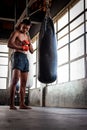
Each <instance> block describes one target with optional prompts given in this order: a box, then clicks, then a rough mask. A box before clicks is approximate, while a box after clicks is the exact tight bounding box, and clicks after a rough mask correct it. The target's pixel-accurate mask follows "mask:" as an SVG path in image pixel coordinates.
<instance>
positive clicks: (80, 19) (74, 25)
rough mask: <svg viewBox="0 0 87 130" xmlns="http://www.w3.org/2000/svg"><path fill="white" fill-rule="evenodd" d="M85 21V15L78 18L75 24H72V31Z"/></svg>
mask: <svg viewBox="0 0 87 130" xmlns="http://www.w3.org/2000/svg"><path fill="white" fill-rule="evenodd" d="M83 21H84V15H82V16H80V17H79V18H77V19H76V20H75V21H74V22H72V23H71V24H70V31H71V30H72V29H74V28H76V27H77V26H78V25H80V24H81V23H82V22H83Z"/></svg>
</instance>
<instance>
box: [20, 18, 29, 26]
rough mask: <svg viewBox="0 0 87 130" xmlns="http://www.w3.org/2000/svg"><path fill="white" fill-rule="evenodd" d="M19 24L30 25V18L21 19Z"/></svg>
mask: <svg viewBox="0 0 87 130" xmlns="http://www.w3.org/2000/svg"><path fill="white" fill-rule="evenodd" d="M21 24H25V25H27V26H31V20H30V18H29V19H27V18H25V19H23V20H22V21H21Z"/></svg>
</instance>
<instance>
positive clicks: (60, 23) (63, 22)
mask: <svg viewBox="0 0 87 130" xmlns="http://www.w3.org/2000/svg"><path fill="white" fill-rule="evenodd" d="M66 24H68V12H67V13H66V14H64V15H63V16H62V17H61V18H60V19H59V20H58V30H60V29H61V28H62V27H64V26H65V25H66Z"/></svg>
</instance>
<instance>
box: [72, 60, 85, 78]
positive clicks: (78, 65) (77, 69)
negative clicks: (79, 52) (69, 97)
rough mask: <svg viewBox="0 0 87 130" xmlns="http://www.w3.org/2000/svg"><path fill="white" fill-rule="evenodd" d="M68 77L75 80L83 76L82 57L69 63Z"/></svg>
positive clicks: (83, 65)
mask: <svg viewBox="0 0 87 130" xmlns="http://www.w3.org/2000/svg"><path fill="white" fill-rule="evenodd" d="M70 74H71V75H70V79H71V80H76V79H81V78H84V77H85V64H84V58H82V59H80V60H78V61H75V62H72V63H71V64H70Z"/></svg>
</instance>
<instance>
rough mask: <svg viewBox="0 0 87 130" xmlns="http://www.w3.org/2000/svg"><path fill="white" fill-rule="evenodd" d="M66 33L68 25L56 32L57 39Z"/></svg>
mask: <svg viewBox="0 0 87 130" xmlns="http://www.w3.org/2000/svg"><path fill="white" fill-rule="evenodd" d="M67 33H68V27H66V28H64V29H63V30H62V31H60V32H59V33H58V39H59V38H61V37H62V36H64V35H65V34H67Z"/></svg>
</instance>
